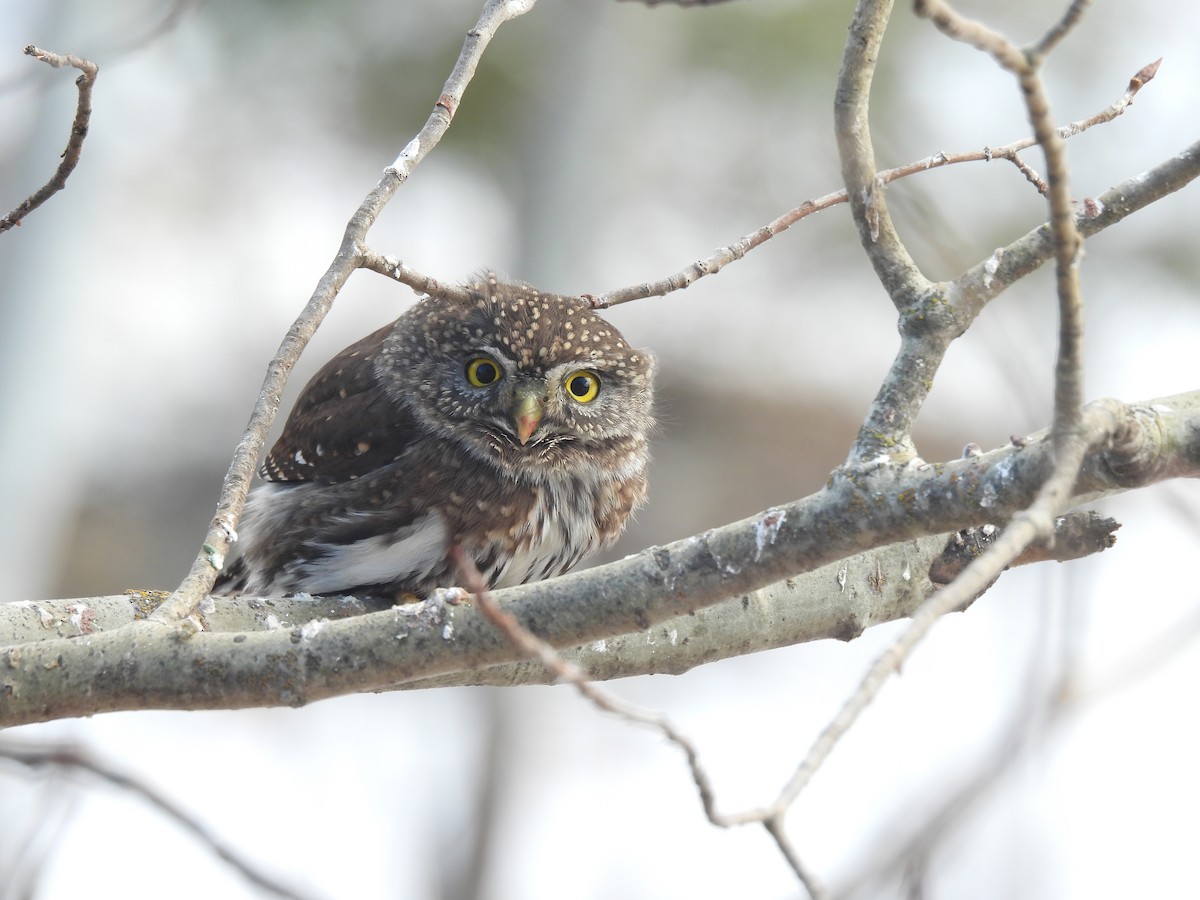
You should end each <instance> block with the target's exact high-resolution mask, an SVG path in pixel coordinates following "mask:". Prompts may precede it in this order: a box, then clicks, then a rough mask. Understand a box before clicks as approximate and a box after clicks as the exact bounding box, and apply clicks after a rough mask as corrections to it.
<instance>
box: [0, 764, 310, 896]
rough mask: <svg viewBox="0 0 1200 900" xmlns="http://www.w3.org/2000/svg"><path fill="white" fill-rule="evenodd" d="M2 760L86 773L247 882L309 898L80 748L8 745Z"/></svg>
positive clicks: (178, 808)
mask: <svg viewBox="0 0 1200 900" xmlns="http://www.w3.org/2000/svg"><path fill="white" fill-rule="evenodd" d="M0 759H7V760H11V761H12V762H15V763H19V764H20V765H23V766H26V767H28V768H47V767H53V768H59V769H70V770H75V771H79V772H86V773H88V774H89V775H93V776H95V777H97V778H99V779H100V780H101V781H103V782H105V783H107V784H110V785H112V786H113V787H117V788H120V789H121V790H124V791H128V792H130V793H132V794H136V795H137V796H138V797H140V798H141V799H142V800H144V801H146V802H147V803H149V804H150V805H151V806H153V807H154V808H155V809H157V810H158V811H159V812H161V813H162V814H163V815H165V816H167V818H169V819H172V820H173V821H174V822H176V823H177V824H178V825H180V826H181V827H182V828H183V829H184V830H185V831H188V832H189V833H191V835H192V836H193V837H194V838H196V840H198V841H199V842H200V843H201V844H203V845H204V846H206V847H208V848H209V849H210V850H211V851H212V852H213V853H215V854H216V855H217V856H218V857H219V858H220V859H221V860H222V861H224V862H225V863H227V864H228V865H229V866H230V867H231V868H233V869H234V870H235V871H237V872H238V874H240V875H241V876H242V877H243V878H245V879H246V880H247V881H248V882H250V883H251V884H253V885H254V886H255V887H258V888H260V889H262V890H264V891H267V892H268V893H271V894H274V895H275V896H277V897H288V898H292V900H303V898H304V897H305V896H306V895H304V894H302V893H301V892H299V891H297V890H295V889H293V888H290V887H288V886H286V885H284V884H282V883H281V882H279V881H277V880H276V879H274V878H272V877H270V876H269V875H267V874H266V873H264V872H262V871H261V870H260V869H259V868H258V867H257V866H256V865H254V864H253V863H252V862H250V860H248V859H246V858H245V857H243V856H242V854H241V852H240V851H239V850H237V849H236V848H234V847H233V846H231V845H230V844H228V843H226V842H225V841H223V840H221V838H219V837H218V836H217V835H216V834H214V833H213V832H212V831H211V830H210V829H209V828H208V826H207V825H205V824H204V823H203V822H201V821H200V820H199V819H198V818H196V817H195V816H193V815H192V814H191V813H190V812H188V811H187V810H185V809H184V808H183V807H181V806H180V805H179V804H177V803H176V802H175V801H174V800H172V799H171V798H170V797H169V796H167V795H166V794H164V793H162V792H161V791H159V790H158V789H157V788H154V787H151V786H150V784H148V783H147V782H145V781H143V780H142V779H140V778H138V777H137V776H135V775H132V774H130V773H129V772H122V771H121V770H119V769H117V768H116V767H115V766H111V765H109V764H108V763H104V762H101V761H100V760H98V759H96V758H95V757H93V756H92V755H90V754H88V753H86V752H84V751H83V750H81V749H79V748H77V747H71V746H68V745H64V744H51V745H44V746H43V745H37V744H30V743H25V742H17V741H6V742H2V743H0Z"/></svg>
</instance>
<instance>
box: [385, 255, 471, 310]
mask: <svg viewBox="0 0 1200 900" xmlns="http://www.w3.org/2000/svg"><path fill="white" fill-rule="evenodd" d="M362 268H364V269H368V270H370V271H372V272H377V273H379V274H380V275H384V276H386V277H388V278H391V279H393V280H395V281H398V282H400V283H401V284H406V285H408V286H409V287H410V288H412V289H413V290H414V291H416V292H417V293H418V294H428V295H429V296H431V297H439V298H441V299H443V300H459V301H465V300H467V299H469V298H470V296H471V295H470V292H469V291H468V290H467V289H466V288H464V287H462V286H461V285H458V284H450V283H449V282H445V281H438V280H437V279H436V278H434V277H433V276H431V275H425V274H423V273H421V272H418V271H417V270H416V269H414V268H412V267H411V266H407V265H405V264H404V262H403V261H402V260H399V259H395V258H394V257H391V256H383V255H382V254H379V253H376V252H375V251H374V250H368V249H365V248H364V250H363V253H362Z"/></svg>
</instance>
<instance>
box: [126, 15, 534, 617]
mask: <svg viewBox="0 0 1200 900" xmlns="http://www.w3.org/2000/svg"><path fill="white" fill-rule="evenodd" d="M535 2H536V0H488V2H487V4H486V5H485V6H484V9H483V12H482V13H481V14H480V17H479V21H478V22H476V24H475V26H474V27H473V28H472V29H471V30H470V31H468V32H467V37H466V40H465V41H464V42H463V48H462V51H461V52H460V53H459V56H458V60H457V61H456V62H455V64H454V69H453V70H452V71H451V73H450V77H449V78H447V80H446V83H445V85H444V87H443V88H442V93H441V95H440V96H439V97H438V99H437V102H436V103H435V104H434V107H433V112H432V113H430V116H429V119H428V120H427V121H426V123H425V127H424V128H422V129H421V131H420V133H418V134H417V136H416V137H415V138H413V139H412V140H411V141H409V142H408V143H407V144H406V145H405V146H404V149H403V150H402V151H401V152H400V154H399V155H398V156H397V157H396V160H395V162H393V163H392V164H391V165H389V166H388V167H387V168H386V169H385V170H384V174H383V177H382V179H380V181H379V183H378V184H377V185H376V186H375V189H374V190H372V191H371V193H370V194H368V195H367V198H366V199H365V200H364V201H363V202H362V204H361V205H360V206H359V208H358V209H357V211H355V213H354V215H353V216H352V217H351V218H350V221H349V223H348V224H347V225H346V230H345V233H344V234H343V236H342V243H341V246H340V247H339V248H338V252H337V255H336V256H335V257H334V259H333V262H331V263H330V265H329V268H328V269H327V270H326V271H325V274H324V275H322V276H321V280H320V282H319V283H318V284H317V288H316V290H315V291H314V292H313V294H312V296H311V297H310V298H309V301H308V303H307V304H306V305H305V307H304V309H303V310H302V311H301V313H300V315H299V316H298V317H297V319H296V321H295V322H293V323H292V327H291V328H290V329H288V333H287V335H286V336H285V337H284V339H283V343H282V344H281V345H280V347H279V350H278V352H277V353H276V354H275V358H274V359H272V360H271V363H270V365H269V366H268V367H267V376H266V378H265V379H264V381H263V385H262V388H261V389H260V391H259V394H258V400H257V401H256V403H255V405H254V412H253V413H252V414H251V416H250V422H249V423H248V424H247V426H246V431H245V433H244V435H243V436H242V440H241V441H240V442H239V443H238V446H237V449H236V451H235V452H234V456H233V461H232V462H231V463H230V466H229V472H228V474H226V476H225V481H224V483H223V485H222V488H221V496H220V498H219V500H218V502H217V510H216V513H215V515H214V516H213V519H212V522H211V523H210V524H209V528H208V533H207V535H206V536H205V540H204V543H203V545H202V546H201V550H200V553H199V554H198V555H197V557H196V559H195V560H194V561H193V563H192V567H191V570H190V571H189V572H188V575H187V577H186V578H185V579H184V580H183V582H182V583H181V584H180V585H179V587H178V588H176V589H175V592H174V593H173V594H172V595H171V596H170V597H169V598H168V599H167V600H166V601H164V602H163V604H162V605H161V606H160V607H159V608H158V609H157V610H155V611H154V613H153V614H152V615H151V617H150V618H151V620H152V621H154V622H157V623H159V624H168V625H171V624H181V625H182V623H190V624H189V625H185V626H183V633H184V634H185V635H186V634H187V633H189V632H191V631H195V630H197V629H199V628H201V627H202V626H201V623H200V622H199V621H198V619H197V618H196V616H195V612H196V608H197V607H198V606H199V604H200V602H201V600H203V598H204V596H205V594H206V593H207V592H208V591H209V590H211V589H212V586H213V582H214V581H215V580H216V576H217V573H218V572H219V571H220V570H221V568H222V567H223V565H224V562H225V554H226V553H227V552H228V550H229V547H230V545H231V544H232V543H233V542H234V541H235V540H237V531H236V530H235V529H236V528H237V522H238V519H239V518H240V517H241V514H242V507H243V506H244V505H245V503H246V495H247V493H248V492H249V490H250V482H251V479H252V478H253V477H254V472H255V469H256V468H257V466H258V460H259V458H260V457H261V456H262V451H263V446H264V445H265V443H266V436H267V432H268V431H269V430H270V428H271V425H272V424H273V423H274V421H275V416H276V414H277V413H278V411H279V400H280V397H281V396H282V395H283V389H284V386H285V385H286V384H287V380H288V375H289V374H290V373H291V371H292V367H293V366H295V364H296V361H297V360H298V359H299V358H300V354H301V353H302V352H303V351H304V348H305V347H306V346H307V345H308V342H309V340H310V339H311V338H312V336H313V335H314V334H315V333H316V330H317V328H318V327H319V326H320V324H321V322H322V321H323V320H324V318H325V315H326V314H327V313H328V312H329V310H330V309H331V308H332V306H333V301H334V298H336V297H337V295H338V293H339V292H340V291H341V289H342V287H343V286H344V285H345V283H346V280H347V279H348V278H349V277H350V275H351V273H352V272H353V271H354V270H355V269H357V268H360V267H362V266H363V260H364V253H365V252H366V250H365V246H364V245H365V241H366V235H367V232H368V231H369V230H370V229H371V226H372V225H374V224H375V220H376V219H377V218H378V216H379V213H380V212H381V211H382V210H383V208H384V206H385V205H386V204H387V203H388V201H389V200H391V198H392V197H393V195H395V193H396V191H397V190H399V189H400V187H401V185H403V184H404V182H405V181H407V180H408V176H409V175H410V174H411V172H412V170H413V168H414V167H415V166H416V165H417V164H418V163H420V161H421V160H422V159H424V158H425V156H426V154H428V153H429V151H430V150H431V149H432V148H433V147H434V146H436V145H437V143H438V142H439V141H440V140H441V139H442V136H443V135H444V134H445V133H446V131H447V129H449V127H450V122H451V120H452V119H453V117H454V111H455V110H456V109H457V108H458V105H459V103H460V102H461V100H462V96H463V92H464V91H465V90H466V88H467V85H468V84H470V82H471V79H472V78H473V77H474V75H475V69H476V67H477V66H478V64H479V60H480V59H481V58H482V56H483V52H484V50H485V49H486V48H487V46H488V44H489V43H490V42H491V39H492V37H493V36H494V35H495V34H496V31H497V30H498V29H499V28H500V26H501V25H503V24H504V23H505V22H507V21H508V20H510V19H513V18H516V17H517V16H520V15H522V14H523V13H525V12H528V11H529V10H530V9H532V8H533V5H534V3H535Z"/></svg>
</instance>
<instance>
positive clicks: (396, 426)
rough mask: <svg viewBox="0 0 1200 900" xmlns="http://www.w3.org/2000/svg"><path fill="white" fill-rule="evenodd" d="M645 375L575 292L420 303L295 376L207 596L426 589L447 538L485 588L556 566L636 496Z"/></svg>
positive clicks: (640, 495)
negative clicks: (294, 396)
mask: <svg viewBox="0 0 1200 900" xmlns="http://www.w3.org/2000/svg"><path fill="white" fill-rule="evenodd" d="M652 378H653V359H652V357H651V356H650V355H649V354H648V353H646V352H645V351H641V350H634V349H633V348H631V347H630V346H629V345H628V344H627V343H626V342H625V339H624V338H623V337H622V336H621V334H620V333H619V332H618V331H617V330H616V329H615V328H613V327H612V326H611V325H610V324H608V323H607V322H605V321H604V320H603V319H601V318H600V317H598V316H596V315H595V314H594V313H593V312H592V310H591V307H590V305H589V304H588V303H587V302H586V301H584V300H581V299H578V298H574V297H558V296H552V295H545V294H540V293H538V292H537V291H536V290H534V289H533V288H531V287H527V286H517V285H507V284H502V283H500V282H499V281H498V280H497V279H496V278H495V277H494V276H492V275H488V276H485V277H484V278H482V279H480V280H479V281H478V282H477V283H475V284H472V285H471V286H470V288H469V290H468V299H467V300H465V301H463V300H444V299H438V298H427V299H424V300H421V301H419V302H418V303H417V304H416V305H414V306H413V307H412V308H411V309H409V310H408V311H407V312H406V313H405V314H404V315H402V316H401V317H400V318H399V319H397V320H396V321H395V322H393V323H391V324H390V325H387V326H385V327H384V328H381V329H379V330H378V331H376V332H375V333H373V334H370V335H368V336H367V337H365V338H363V339H362V340H360V341H358V342H357V343H355V344H353V345H351V346H350V347H347V348H346V349H345V350H343V351H342V352H341V353H340V354H338V355H337V356H336V357H335V358H334V359H332V360H331V361H330V362H329V363H327V364H326V365H325V366H324V368H322V369H321V371H320V372H318V373H317V375H316V377H314V378H313V380H312V381H311V382H309V384H308V386H307V387H305V389H304V391H303V393H302V394H301V396H300V398H299V400H298V401H297V403H296V407H295V409H294V410H293V412H292V414H291V417H290V418H289V419H288V422H287V424H286V426H285V427H284V431H283V434H282V436H281V437H280V438H279V441H278V442H277V443H276V444H275V446H274V447H273V448H272V450H271V452H270V454H269V455H268V456H267V458H266V460H265V461H264V462H263V464H262V467H261V469H260V471H259V475H260V476H261V478H262V479H263V481H264V483H263V484H261V485H259V486H258V487H256V488H255V489H254V490H253V491H252V492H251V495H250V498H249V500H248V501H247V504H246V511H245V514H244V516H243V518H242V523H241V527H240V529H239V530H240V533H241V536H240V540H239V543H238V547H239V551H240V555H239V556H238V558H237V559H236V560H235V561H234V562H233V564H232V565H231V566H230V567H229V569H228V570H227V571H226V572H225V573H223V574H222V576H221V577H220V578H219V579H218V582H217V587H216V588H215V592H216V593H234V592H245V593H254V594H263V595H266V594H279V593H295V592H299V591H306V592H309V593H313V594H347V593H352V594H360V595H366V596H371V597H379V598H385V599H395V598H398V597H400V596H402V595H406V594H413V595H417V596H423V595H425V594H428V593H429V592H430V591H432V590H433V589H434V588H437V587H446V586H449V585H452V584H454V583H455V573H454V572H453V571H452V570H451V567H450V564H449V562H448V558H447V554H448V551H449V548H450V547H451V546H452V545H458V546H460V547H461V548H462V549H463V551H464V552H465V553H466V554H467V555H468V556H469V557H470V558H471V559H473V560H474V562H475V565H476V566H477V567H478V568H479V570H480V572H481V573H482V574H483V576H484V578H485V579H486V580H487V581H488V583H489V584H491V585H492V586H493V587H505V586H508V585H513V584H520V583H523V582H526V581H534V580H537V579H541V578H545V577H549V576H551V575H558V574H561V573H562V572H564V571H566V570H567V569H569V568H570V567H571V566H573V565H574V564H575V563H577V562H578V561H579V560H580V559H582V558H583V557H584V556H586V555H588V554H590V553H592V552H593V551H595V550H598V549H600V548H602V547H605V546H608V545H609V544H611V543H612V542H613V541H614V540H616V538H617V536H618V535H619V534H620V532H621V530H622V529H623V527H624V525H625V521H626V519H627V518H628V517H629V514H630V512H631V511H632V510H633V509H634V508H636V507H637V506H639V505H640V504H641V503H642V502H643V500H644V498H645V495H646V464H647V460H648V447H647V433H648V432H649V431H650V429H651V427H652V425H653V420H652V417H651V392H652Z"/></svg>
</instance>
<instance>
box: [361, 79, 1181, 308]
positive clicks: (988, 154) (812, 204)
mask: <svg viewBox="0 0 1200 900" xmlns="http://www.w3.org/2000/svg"><path fill="white" fill-rule="evenodd" d="M1161 62H1162V60H1161V59H1159V60H1157V61H1155V62H1153V63H1150V64H1149V65H1147V66H1144V67H1143V68H1141V69H1140V70H1139V71H1138V73H1137V74H1136V75H1134V76H1133V78H1131V79H1130V80H1129V86H1128V87H1127V88H1126V89H1125V92H1124V93H1123V94H1122V95H1121V96H1120V97H1119V98H1117V100H1116V101H1114V102H1113V103H1111V104H1109V105H1108V106H1106V107H1105V108H1104V109H1102V110H1100V111H1099V112H1097V113H1094V114H1092V115H1090V116H1088V117H1086V118H1083V119H1078V120H1076V121H1074V122H1070V123H1069V124H1067V125H1063V126H1061V127H1060V128H1059V129H1058V132H1059V134H1060V135H1062V137H1063V139H1064V140H1065V139H1068V138H1072V137H1074V136H1075V135H1077V134H1082V133H1083V132H1085V131H1087V130H1088V129H1089V128H1092V127H1093V126H1095V125H1102V124H1104V123H1106V122H1111V121H1112V120H1113V119H1115V118H1117V117H1118V116H1119V115H1121V114H1122V113H1123V112H1125V110H1126V109H1127V108H1128V107H1129V106H1130V105H1131V104H1132V103H1133V98H1134V97H1135V96H1137V93H1138V91H1140V90H1141V89H1142V88H1143V87H1144V86H1145V85H1146V84H1147V83H1148V82H1150V81H1151V80H1153V78H1154V75H1155V73H1157V72H1158V67H1159V64H1160V63H1161ZM1036 144H1037V139H1036V138H1032V137H1027V138H1022V139H1021V140H1018V141H1013V142H1011V143H1008V144H1003V145H1002V146H999V147H983V148H982V149H979V150H967V151H964V152H960V153H935V154H934V155H932V156H927V157H925V158H924V159H919V160H916V161H914V162H910V163H906V164H904V165H902V166H897V167H895V168H893V169H884V170H883V171H882V172H880V173H879V174H878V175H877V176H876V180H877V181H878V182H879V183H880V184H885V185H886V184H891V183H892V182H893V181H899V180H900V179H901V178H907V177H909V176H910V175H917V174H919V173H921V172H929V171H932V170H933V169H940V168H943V167H945V166H953V165H960V164H962V163H968V162H990V161H992V160H994V159H1004V160H1008V161H1009V162H1011V163H1013V165H1015V166H1016V167H1017V169H1018V171H1020V172H1021V173H1022V174H1023V175H1025V177H1026V179H1028V181H1029V182H1030V183H1031V184H1033V186H1034V187H1036V188H1037V189H1038V192H1039V193H1045V192H1046V183H1045V181H1043V180H1042V177H1041V176H1040V175H1038V174H1037V173H1036V172H1034V171H1033V170H1032V169H1031V168H1029V166H1027V165H1026V164H1025V162H1024V161H1023V160H1022V159H1021V156H1020V153H1021V151H1022V150H1028V149H1029V148H1030V147H1032V146H1034V145H1036ZM846 199H847V196H846V191H845V190H840V191H834V192H833V193H831V194H826V195H825V196H823V197H817V198H815V199H812V200H805V201H804V202H803V203H801V204H800V205H799V206H797V207H796V208H795V209H792V210H789V211H788V212H786V213H784V214H783V215H782V216H779V217H778V218H777V219H775V220H774V221H773V222H769V223H768V224H766V225H764V226H763V227H762V228H759V229H757V230H755V231H752V232H750V233H749V234H747V235H743V236H742V237H740V238H739V239H738V240H736V241H734V242H733V243H732V244H729V245H728V246H726V247H721V248H719V249H717V250H715V251H713V253H712V254H711V255H710V256H707V257H705V258H704V259H701V260H697V261H696V262H694V263H692V264H691V265H689V266H687V267H685V268H683V269H681V270H679V271H678V272H676V273H674V274H673V275H668V276H667V277H666V278H663V279H660V280H659V281H653V282H644V283H642V284H636V285H630V286H629V287H624V288H619V289H617V290H614V291H608V292H606V293H603V294H598V295H595V296H593V297H592V298H591V299H592V305H593V306H594V307H595V308H596V309H604V308H607V307H610V306H617V305H619V304H621V303H628V302H629V301H631V300H643V299H645V298H647V297H658V296H663V295H665V294H669V293H671V292H672V291H678V290H683V289H684V288H687V287H690V286H691V285H693V284H695V283H696V282H697V281H699V280H700V279H701V278H706V277H707V276H709V275H716V274H717V273H718V272H720V271H721V270H722V269H723V268H725V266H727V265H729V264H730V263H731V262H736V261H737V260H740V259H741V258H742V257H744V256H745V255H746V254H747V253H749V252H750V251H751V250H754V249H755V248H756V247H760V246H762V245H763V244H765V243H766V242H767V241H769V240H770V239H771V238H773V237H775V236H776V235H779V234H782V233H783V232H784V231H786V230H787V229H788V228H790V227H791V226H792V225H795V224H796V223H797V222H799V221H800V220H801V219H805V218H808V216H810V215H812V214H813V213H817V212H821V211H823V210H826V209H829V208H830V207H833V206H837V205H838V204H840V203H845V202H846ZM372 268H375V266H372ZM375 271H380V272H381V274H385V275H389V276H390V275H392V271H391V270H390V269H386V267H385V266H383V265H380V266H379V268H375ZM395 277H397V280H401V281H404V283H405V284H410V285H411V284H412V283H411V282H410V281H408V280H405V279H401V278H399V276H395ZM418 277H420V276H418Z"/></svg>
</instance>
